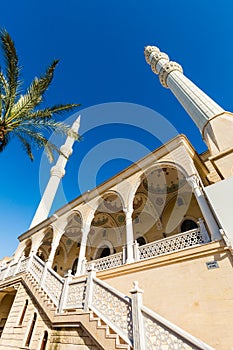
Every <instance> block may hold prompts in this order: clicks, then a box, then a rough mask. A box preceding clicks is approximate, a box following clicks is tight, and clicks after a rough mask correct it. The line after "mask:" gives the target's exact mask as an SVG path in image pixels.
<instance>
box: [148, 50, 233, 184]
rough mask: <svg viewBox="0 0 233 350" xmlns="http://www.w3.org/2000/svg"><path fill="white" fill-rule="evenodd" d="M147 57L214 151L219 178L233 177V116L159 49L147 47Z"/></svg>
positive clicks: (213, 155) (160, 78)
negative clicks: (226, 157)
mask: <svg viewBox="0 0 233 350" xmlns="http://www.w3.org/2000/svg"><path fill="white" fill-rule="evenodd" d="M144 54H145V58H146V62H147V63H148V64H149V65H150V66H151V69H152V71H153V72H154V73H155V74H157V75H158V76H159V80H160V82H161V84H162V85H163V86H164V87H166V88H169V89H170V90H171V91H172V92H173V94H174V95H175V96H176V98H177V99H178V100H179V102H180V103H181V105H182V106H183V107H184V109H185V110H186V111H187V113H188V114H189V115H190V117H191V118H192V120H193V121H194V123H195V124H196V126H197V127H198V129H199V130H200V132H201V134H202V137H203V139H204V141H205V142H206V144H207V146H208V149H209V151H210V160H211V161H212V163H213V165H214V167H215V168H217V170H218V172H219V174H220V175H221V176H222V177H223V178H225V177H229V176H231V175H233V172H232V169H233V168H232V166H233V115H232V113H229V112H226V111H224V109H223V108H222V107H220V106H219V105H218V104H217V103H216V102H214V101H213V100H212V99H211V98H210V97H209V96H207V95H206V94H205V93H204V92H203V91H202V90H201V89H199V88H198V87H197V86H196V85H195V84H194V83H193V82H191V81H190V80H189V79H188V78H187V77H186V76H185V75H184V74H183V69H182V67H181V66H180V65H179V64H178V63H176V62H172V61H170V60H169V57H168V55H167V54H165V53H163V52H160V50H159V49H158V48H157V47H155V46H146V47H145V51H144ZM226 153H227V154H228V159H227V160H226V159H225V156H226ZM230 154H231V156H230ZM223 158H224V161H223ZM229 161H230V163H229ZM223 163H224V164H223ZM226 163H228V165H227V164H226Z"/></svg>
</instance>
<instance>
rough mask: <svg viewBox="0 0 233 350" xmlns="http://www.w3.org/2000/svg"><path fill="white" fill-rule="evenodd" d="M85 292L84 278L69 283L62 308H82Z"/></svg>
mask: <svg viewBox="0 0 233 350" xmlns="http://www.w3.org/2000/svg"><path fill="white" fill-rule="evenodd" d="M85 292H86V278H85V279H83V280H79V281H73V282H71V283H70V284H69V287H68V293H67V296H66V301H65V305H64V307H63V309H72V308H74V309H83V308H84V301H85Z"/></svg>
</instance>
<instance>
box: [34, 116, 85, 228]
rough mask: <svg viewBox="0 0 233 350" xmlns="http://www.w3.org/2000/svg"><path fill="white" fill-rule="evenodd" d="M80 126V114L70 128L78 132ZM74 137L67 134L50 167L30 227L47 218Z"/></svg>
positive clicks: (70, 151)
mask: <svg viewBox="0 0 233 350" xmlns="http://www.w3.org/2000/svg"><path fill="white" fill-rule="evenodd" d="M79 126H80V116H79V117H78V118H77V119H76V121H75V122H74V123H73V125H72V128H71V130H72V131H73V132H76V133H78V130H79ZM74 141H75V139H74V137H73V136H68V137H67V139H66V142H65V144H64V145H63V146H61V148H60V150H61V152H62V154H60V155H59V157H58V160H57V162H56V165H55V166H54V167H52V168H51V171H50V179H49V181H48V184H47V186H46V189H45V191H44V194H43V196H42V198H41V201H40V204H39V205H38V208H37V210H36V213H35V215H34V217H33V220H32V222H31V225H30V228H32V227H34V226H36V225H38V224H39V223H40V222H42V221H43V220H45V219H47V217H48V215H49V212H50V209H51V207H52V204H53V200H54V197H55V195H56V192H57V189H58V186H59V183H60V181H61V179H62V177H63V176H64V175H65V166H66V163H67V161H68V158H69V156H70V155H71V154H72V152H73V149H72V146H73V144H74Z"/></svg>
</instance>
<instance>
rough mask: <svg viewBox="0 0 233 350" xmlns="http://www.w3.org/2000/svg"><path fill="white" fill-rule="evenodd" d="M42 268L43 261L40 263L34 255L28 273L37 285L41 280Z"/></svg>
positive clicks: (43, 265)
mask: <svg viewBox="0 0 233 350" xmlns="http://www.w3.org/2000/svg"><path fill="white" fill-rule="evenodd" d="M44 267H45V263H44V261H42V260H41V259H40V258H39V257H38V256H36V255H34V256H33V258H32V261H31V264H30V266H29V271H30V272H31V274H32V276H33V277H34V278H35V279H36V281H37V282H38V283H40V280H41V278H42V275H43V271H44Z"/></svg>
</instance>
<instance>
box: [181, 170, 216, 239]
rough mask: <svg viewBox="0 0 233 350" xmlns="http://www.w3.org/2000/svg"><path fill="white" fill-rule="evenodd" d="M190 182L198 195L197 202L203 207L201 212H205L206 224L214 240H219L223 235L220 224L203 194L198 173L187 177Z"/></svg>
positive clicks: (196, 195)
mask: <svg viewBox="0 0 233 350" xmlns="http://www.w3.org/2000/svg"><path fill="white" fill-rule="evenodd" d="M187 181H188V183H189V184H190V186H191V187H192V190H193V193H194V195H195V197H196V200H197V203H198V205H199V207H200V209H201V212H202V214H203V217H204V219H205V222H206V225H207V226H208V228H209V231H210V235H211V239H212V241H218V240H220V239H221V238H222V237H221V235H220V231H219V228H218V225H217V223H216V221H215V219H214V217H213V214H212V212H211V210H210V208H209V205H208V203H207V200H206V198H205V196H204V194H203V191H202V188H201V185H200V179H199V178H198V176H197V175H192V176H190V177H189V178H188V179H187Z"/></svg>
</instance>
